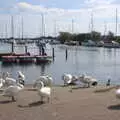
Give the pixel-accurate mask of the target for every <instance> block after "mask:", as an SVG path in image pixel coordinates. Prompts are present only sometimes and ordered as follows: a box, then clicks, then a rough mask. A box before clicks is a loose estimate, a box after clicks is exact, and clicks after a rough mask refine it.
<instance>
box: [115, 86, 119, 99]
mask: <svg viewBox="0 0 120 120" xmlns="http://www.w3.org/2000/svg"><path fill="white" fill-rule="evenodd" d="M115 94H116V97H117V98H118V99H120V88H119V89H117V90H116V92H115Z"/></svg>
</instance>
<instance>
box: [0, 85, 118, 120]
mask: <svg viewBox="0 0 120 120" xmlns="http://www.w3.org/2000/svg"><path fill="white" fill-rule="evenodd" d="M25 87H26V88H29V87H31V86H30V85H28V86H25ZM112 87H114V86H111V87H106V88H105V87H104V86H97V87H91V88H84V89H83V88H79V89H73V91H72V92H70V91H69V87H53V88H52V95H51V100H50V103H47V102H45V103H44V104H42V103H41V102H40V101H39V100H40V98H39V96H38V95H37V92H36V91H27V90H25V91H21V92H20V94H19V96H18V98H17V102H10V98H7V97H3V96H0V118H1V120H15V119H17V120H48V119H49V120H73V119H75V120H80V119H82V120H108V119H109V120H118V118H119V116H120V101H119V99H116V97H115V90H116V89H114V88H112ZM108 88H111V89H110V90H108V91H101V92H95V90H104V89H108Z"/></svg>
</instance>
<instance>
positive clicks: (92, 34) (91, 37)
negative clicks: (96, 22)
mask: <svg viewBox="0 0 120 120" xmlns="http://www.w3.org/2000/svg"><path fill="white" fill-rule="evenodd" d="M93 27H94V26H93V12H92V13H91V39H93V34H92V32H93Z"/></svg>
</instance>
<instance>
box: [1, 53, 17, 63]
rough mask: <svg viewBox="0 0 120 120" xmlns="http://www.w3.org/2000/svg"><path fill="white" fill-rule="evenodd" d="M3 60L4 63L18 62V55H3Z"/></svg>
mask: <svg viewBox="0 0 120 120" xmlns="http://www.w3.org/2000/svg"><path fill="white" fill-rule="evenodd" d="M2 62H3V63H16V62H17V56H10V55H9V56H2Z"/></svg>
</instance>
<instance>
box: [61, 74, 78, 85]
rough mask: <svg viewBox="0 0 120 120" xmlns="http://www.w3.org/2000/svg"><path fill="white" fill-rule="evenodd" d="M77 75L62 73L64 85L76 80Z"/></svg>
mask: <svg viewBox="0 0 120 120" xmlns="http://www.w3.org/2000/svg"><path fill="white" fill-rule="evenodd" d="M77 79H78V78H77V76H72V75H71V74H66V73H64V74H63V75H62V80H63V81H64V86H65V85H69V84H71V83H75V82H76V81H77Z"/></svg>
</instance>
